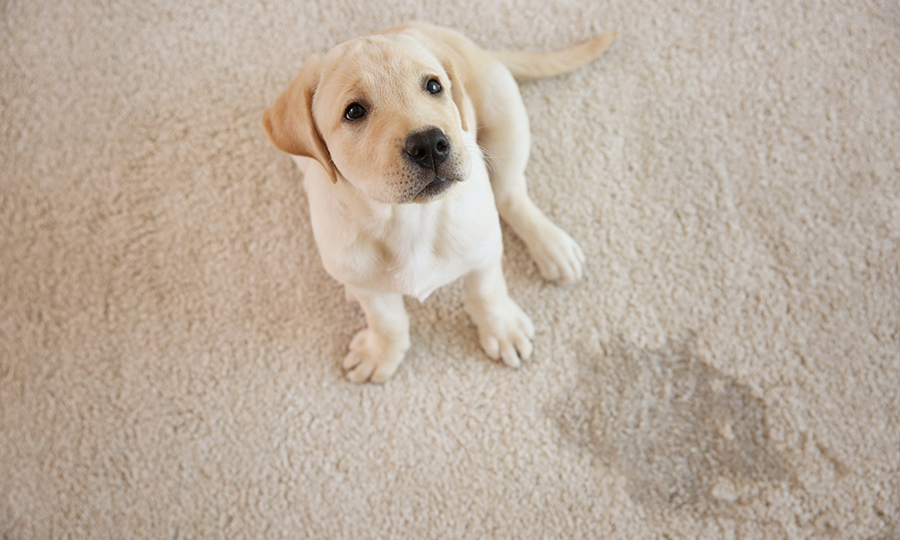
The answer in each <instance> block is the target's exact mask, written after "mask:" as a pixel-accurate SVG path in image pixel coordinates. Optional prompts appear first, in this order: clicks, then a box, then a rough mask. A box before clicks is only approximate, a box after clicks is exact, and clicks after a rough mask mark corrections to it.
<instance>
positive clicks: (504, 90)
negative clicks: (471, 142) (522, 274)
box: [478, 65, 585, 283]
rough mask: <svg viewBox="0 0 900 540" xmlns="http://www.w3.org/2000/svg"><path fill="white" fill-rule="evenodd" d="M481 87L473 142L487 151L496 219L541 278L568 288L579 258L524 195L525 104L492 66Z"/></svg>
mask: <svg viewBox="0 0 900 540" xmlns="http://www.w3.org/2000/svg"><path fill="white" fill-rule="evenodd" d="M490 77H491V79H492V80H491V81H490V82H489V83H487V84H485V88H486V89H489V91H488V92H485V93H486V95H485V96H484V99H485V104H484V106H483V107H482V108H483V109H484V110H483V111H482V113H481V114H482V119H483V126H484V127H482V128H480V129H479V133H478V142H479V143H480V144H481V146H482V147H483V148H484V149H485V150H486V151H487V155H488V160H489V163H490V169H491V187H492V189H493V191H494V199H495V200H496V203H497V209H498V210H499V212H500V216H501V217H502V218H503V220H504V221H506V223H508V224H509V226H510V227H512V229H513V230H514V231H515V232H516V234H517V235H518V236H519V238H521V239H522V240H523V241H524V242H525V245H526V246H528V251H529V252H530V253H531V256H532V258H533V259H534V260H535V262H536V263H537V265H538V268H539V269H540V271H541V274H542V275H543V276H544V278H546V279H548V280H551V281H558V282H560V283H574V282H576V281H579V280H580V279H581V278H582V275H583V269H582V267H583V265H584V260H585V259H584V253H583V252H582V251H581V248H580V247H579V246H578V244H577V243H576V242H575V240H573V239H572V237H571V236H569V235H568V234H566V232H565V231H563V230H562V229H560V228H559V227H557V226H556V225H555V224H554V223H553V222H552V221H550V219H549V218H547V216H546V215H544V213H543V212H541V210H540V209H539V208H538V207H537V206H536V205H535V204H534V202H533V201H532V200H531V197H529V196H528V190H527V187H526V183H525V165H526V164H527V162H528V154H529V151H530V147H531V134H530V132H529V127H528V116H527V114H526V112H525V104H524V103H522V97H521V95H520V94H519V87H518V85H517V84H516V81H515V79H513V77H512V75H511V74H510V73H509V71H507V70H506V69H505V68H503V67H502V66H499V65H498V66H497V68H495V69H494V70H492V73H491V75H490Z"/></svg>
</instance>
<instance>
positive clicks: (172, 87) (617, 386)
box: [0, 0, 900, 540]
mask: <svg viewBox="0 0 900 540" xmlns="http://www.w3.org/2000/svg"><path fill="white" fill-rule="evenodd" d="M231 4H233V5H231ZM0 12H2V27H0V47H2V48H0V70H2V71H0V77H2V79H0V104H2V122H0V163H2V179H0V538H3V539H7V540H13V539H15V540H19V539H81V538H85V539H88V538H89V539H103V538H115V539H123V538H151V539H162V538H171V539H175V538H178V539H184V538H198V539H206V538H239V539H280V538H286V539H301V538H321V539H331V538H348V539H351V538H352V539H361V538H413V539H430V538H442V539H443V538H598V539H599V538H604V539H606V538H616V539H644V538H646V539H664V538H670V539H675V538H685V539H696V538H705V539H740V540H746V539H781V538H798V539H801V538H802V539H810V538H822V539H825V538H828V539H831V538H840V539H844V538H861V539H872V540H891V539H897V538H900V469H898V467H900V112H898V111H900V103H898V100H900V6H898V4H897V3H896V2H894V1H892V0H883V1H867V0H858V1H852V2H850V1H846V2H837V1H829V0H825V1H818V0H799V1H796V2H790V3H785V2H761V1H752V0H734V1H726V2H712V1H699V0H698V1H678V2H656V1H651V0H635V1H632V0H609V1H606V0H603V1H592V2H566V1H562V0H559V1H551V2H547V1H546V0H510V1H509V2H482V1H468V0H458V1H455V2H453V1H451V2H432V1H424V2H423V1H422V0H399V1H396V2H391V7H385V6H376V5H374V4H373V3H372V2H371V1H370V0H355V1H354V0H328V1H321V2H318V3H312V2H308V3H307V4H306V5H304V3H303V2H294V3H293V4H292V3H290V2H274V1H263V0H260V1H249V2H243V3H242V2H237V1H235V0H228V1H222V0H216V1H208V2H199V1H176V0H158V1H148V2H134V1H127V2H116V1H107V2H67V1H61V0H60V1H57V2H51V1H43V0H8V1H4V2H2V3H0ZM411 18H418V19H422V20H427V21H431V22H437V23H443V24H446V25H448V26H453V27H455V28H458V29H460V30H462V31H464V32H466V33H467V34H469V35H470V36H471V37H472V38H473V39H474V40H475V41H476V42H478V43H480V44H482V45H483V46H486V47H488V48H523V49H534V50H537V49H556V48H563V47H566V46H569V45H572V44H574V43H576V42H579V41H581V40H584V39H586V38H589V37H591V36H593V35H595V34H599V33H602V32H605V31H609V30H613V29H616V28H619V29H621V30H622V31H623V33H622V35H621V36H620V38H619V40H618V41H617V42H616V43H615V45H614V46H613V47H612V49H610V51H609V52H608V53H607V54H606V55H605V56H604V57H602V58H601V59H600V60H599V61H597V62H595V63H593V64H591V65H589V66H588V67H587V68H585V69H583V70H582V71H579V72H577V73H575V74H572V75H569V76H564V77H560V78H557V79H553V80H547V81H541V82H537V83H531V84H527V85H525V86H524V87H523V90H522V92H523V96H524V99H525V102H526V104H527V106H528V108H529V110H530V114H531V119H532V130H533V132H534V148H533V151H532V157H531V162H530V165H529V177H530V183H531V184H530V185H531V187H532V192H533V194H534V197H535V199H536V201H537V202H538V204H539V205H540V206H541V207H542V208H544V209H545V210H546V211H547V212H548V214H549V215H551V217H552V218H553V219H554V220H556V221H557V222H558V223H560V224H561V225H562V226H563V227H564V228H565V229H567V230H568V231H569V232H570V233H571V234H572V236H573V237H575V238H576V239H578V240H579V241H580V242H581V244H582V246H583V247H584V250H585V252H586V254H587V256H588V259H589V263H588V272H587V279H586V281H585V282H584V283H582V284H580V285H578V286H576V287H571V288H558V287H555V286H553V285H550V284H547V283H544V282H543V281H542V280H541V279H540V277H539V275H538V272H537V269H536V267H534V266H533V264H532V263H531V261H530V260H529V258H528V255H527V253H526V251H525V248H524V245H523V244H522V243H521V242H520V241H519V240H518V239H517V238H515V237H514V236H513V235H512V234H510V233H509V231H505V241H506V256H505V270H506V275H507V278H508V281H509V286H510V289H511V291H512V293H513V295H514V297H515V298H517V299H518V301H519V302H520V303H521V304H522V306H523V307H524V308H525V309H526V311H528V312H529V313H530V314H531V315H532V317H533V318H534V321H535V324H536V326H537V330H538V334H537V338H536V340H535V360H534V361H533V362H532V363H531V364H529V365H528V366H526V367H524V368H523V369H521V370H518V371H515V370H511V369H507V368H505V367H502V366H500V365H498V364H495V363H493V362H491V361H490V360H488V359H487V358H486V357H485V356H484V355H483V354H482V352H481V351H480V349H479V347H478V344H477V336H476V331H475V328H474V326H473V325H472V324H471V323H470V322H469V320H468V318H467V317H466V315H465V313H464V312H463V310H462V305H461V289H460V286H459V285H458V284H454V285H453V286H450V287H448V288H445V289H442V290H440V291H439V292H438V293H436V294H435V295H433V296H432V297H430V298H429V299H428V300H427V301H426V302H424V303H423V304H418V303H417V302H415V301H409V302H408V307H409V310H410V314H411V317H412V325H413V326H412V338H413V346H412V349H411V350H410V353H409V355H408V357H407V360H406V362H405V363H404V364H403V365H402V366H401V368H400V370H399V372H398V374H397V375H396V377H395V378H394V379H393V380H391V381H390V382H389V384H387V385H386V386H356V385H353V384H351V383H348V382H346V381H345V379H344V377H343V375H342V372H341V369H340V366H339V360H340V358H341V357H342V356H343V354H344V351H345V350H346V347H347V344H348V341H349V339H350V337H351V336H352V335H353V334H354V332H356V331H357V330H358V329H359V328H361V327H362V325H363V319H362V316H361V314H360V312H359V311H358V309H357V308H355V307H353V306H349V305H347V304H345V303H344V300H343V296H342V289H341V288H340V287H339V286H338V285H337V284H336V283H335V282H333V281H332V280H331V279H330V278H329V277H328V276H327V274H325V272H324V270H323V269H322V267H321V264H320V262H319V259H318V254H317V253H316V251H315V247H314V244H313V239H312V234H311V230H310V226H309V219H308V218H309V211H308V209H307V206H306V204H307V203H306V197H305V195H304V193H303V191H302V188H301V182H300V173H299V172H297V171H296V170H295V168H294V166H293V164H292V163H291V160H290V159H289V158H288V157H287V156H286V155H284V154H281V153H279V152H278V151H277V150H275V149H274V148H272V147H271V146H270V144H269V143H268V141H267V140H266V137H265V134H264V133H263V130H262V127H261V124H260V119H261V115H262V112H263V110H264V109H265V108H266V107H267V106H268V104H269V103H270V102H271V101H272V100H273V99H274V98H275V96H276V95H277V94H278V93H279V92H280V90H281V89H283V88H284V87H285V86H286V85H287V83H288V82H289V81H290V80H291V78H292V77H293V76H294V74H295V73H296V72H297V71H298V70H299V69H300V67H301V65H302V64H303V62H304V60H305V58H306V57H307V56H308V55H310V54H313V53H323V52H325V51H326V50H328V49H329V48H330V47H331V46H333V45H335V44H337V43H339V42H342V41H344V40H346V39H349V38H351V37H354V36H356V35H359V34H363V33H366V32H368V31H372V30H375V29H378V28H380V27H384V26H389V25H392V24H395V23H398V22H402V21H404V20H406V19H411Z"/></svg>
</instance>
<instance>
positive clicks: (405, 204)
mask: <svg viewBox="0 0 900 540" xmlns="http://www.w3.org/2000/svg"><path fill="white" fill-rule="evenodd" d="M615 35H616V33H612V34H607V35H605V36H601V37H598V38H596V39H594V40H592V41H589V42H586V43H584V44H582V45H580V46H577V47H574V48H572V49H569V50H566V51H563V52H557V53H547V54H535V53H521V52H506V51H492V52H489V51H484V50H482V49H480V48H479V47H477V46H476V45H475V44H474V43H472V42H471V41H469V40H468V39H466V38H465V37H464V36H462V35H461V34H459V33H457V32H454V31H452V30H448V29H445V28H440V27H436V26H431V25H426V24H422V23H408V24H405V25H402V26H398V27H395V28H390V29H387V30H384V31H382V32H379V33H377V34H374V35H371V36H366V37H361V38H357V39H354V40H352V41H349V42H347V43H344V44H342V45H339V46H337V47H335V48H334V49H332V50H331V51H330V52H329V53H328V54H327V55H326V56H325V57H324V58H318V57H312V58H310V59H309V60H308V61H307V62H306V64H305V65H304V67H303V69H302V70H301V71H300V74H299V75H298V76H297V77H296V78H295V79H294V81H293V82H292V83H291V84H290V86H288V88H287V89H286V90H285V91H284V92H282V94H281V95H279V96H278V98H277V99H276V100H275V103H274V104H272V106H271V107H269V109H268V110H266V112H265V114H264V116H263V125H264V127H265V130H266V133H267V134H268V136H269V139H270V140H271V142H272V144H274V145H275V146H276V147H277V148H279V149H280V150H282V151H284V152H287V153H288V154H292V155H293V156H294V159H295V161H296V163H297V165H298V167H299V168H300V170H301V171H303V173H304V183H305V187H306V191H307V195H308V198H309V205H310V216H311V219H312V228H313V234H314V236H315V239H316V243H317V244H318V247H319V253H320V255H321V258H322V262H323V264H324V266H325V269H326V270H327V271H328V273H329V274H330V275H331V276H332V277H334V279H336V280H338V281H339V282H341V283H343V284H344V286H345V288H346V291H347V297H348V299H351V300H355V301H358V302H359V304H360V306H361V307H362V309H363V311H364V312H365V318H366V324H367V327H366V328H364V329H363V330H361V331H360V332H359V333H357V334H356V336H355V337H354V338H353V340H352V341H351V342H350V352H349V354H347V356H346V357H345V358H344V361H343V367H344V369H345V370H346V372H347V376H348V377H349V378H350V380H352V381H354V382H365V381H371V382H379V383H380V382H384V381H385V380H387V379H388V378H389V377H390V376H391V375H393V374H394V372H396V370H397V367H398V366H399V365H400V362H401V361H402V360H403V356H404V354H405V353H406V351H407V349H409V346H410V342H409V318H408V316H407V314H406V310H405V309H404V306H403V296H404V295H409V296H413V297H415V298H418V299H419V300H420V301H421V300H424V299H425V298H426V297H427V296H428V295H429V294H431V293H432V291H434V290H435V289H437V288H438V287H440V286H442V285H445V284H447V283H449V282H451V281H453V280H455V279H457V278H460V277H462V278H463V279H464V291H465V293H464V295H465V307H466V310H467V311H468V313H469V314H470V316H471V317H472V319H473V320H474V322H475V324H476V325H477V327H478V335H479V339H480V342H481V346H482V348H483V349H484V351H485V352H486V353H487V355H488V356H489V357H491V358H493V359H495V360H502V361H503V363H504V364H506V365H508V366H512V367H518V366H519V365H520V363H521V361H522V360H527V359H528V358H530V356H531V354H532V344H531V339H532V338H533V336H534V327H533V325H532V323H531V320H530V319H529V317H528V316H527V315H526V314H525V313H524V312H523V311H522V309H521V308H520V307H519V306H518V304H516V303H515V302H514V301H513V300H512V298H510V296H509V294H508V292H507V288H506V282H505V280H504V278H503V270H502V268H501V257H502V254H503V244H502V241H501V234H500V222H499V219H498V211H499V216H502V217H503V219H504V220H505V221H506V222H507V223H508V224H509V225H510V227H512V229H513V230H514V231H515V232H516V234H517V235H518V236H519V237H521V238H522V240H523V241H524V242H525V244H526V245H527V247H528V250H529V251H530V253H531V255H532V257H533V258H534V260H535V261H536V262H537V265H538V267H539V268H540V271H541V273H542V274H543V276H544V277H545V278H547V279H549V280H553V281H558V282H562V283H571V282H575V281H578V280H579V279H581V277H582V265H583V263H584V254H583V253H582V251H581V248H579V246H578V244H576V243H575V241H574V240H572V238H571V237H570V236H569V235H568V234H566V233H565V232H563V231H562V230H561V229H560V228H559V227H557V226H556V225H554V224H553V223H552V222H550V220H549V219H548V218H547V217H546V216H545V215H544V214H543V213H542V212H541V211H540V210H539V209H538V208H537V206H535V204H534V203H533V202H532V200H531V199H530V198H529V196H528V193H527V191H526V186H525V176H524V172H525V164H526V161H527V160H528V152H529V146H530V144H531V141H530V134H529V130H528V117H527V116H526V114H525V107H524V104H523V103H522V98H521V96H520V95H519V89H518V86H517V85H516V82H515V79H514V77H519V78H522V79H533V78H541V77H550V76H554V75H558V74H561V73H566V72H568V71H571V70H574V69H576V68H578V67H580V66H582V65H584V64H585V63H587V62H588V61H590V60H591V59H593V58H595V57H596V56H598V55H599V54H600V53H602V52H603V51H604V50H606V48H607V47H608V46H609V45H610V44H611V43H612V41H613V39H614V38H615ZM485 155H487V156H489V158H490V164H491V167H490V171H489V170H488V167H487V166H486V165H485Z"/></svg>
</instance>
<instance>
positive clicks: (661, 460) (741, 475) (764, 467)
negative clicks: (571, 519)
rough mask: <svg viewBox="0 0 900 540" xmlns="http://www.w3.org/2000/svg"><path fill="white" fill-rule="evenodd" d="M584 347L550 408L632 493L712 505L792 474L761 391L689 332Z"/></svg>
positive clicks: (644, 499)
mask: <svg viewBox="0 0 900 540" xmlns="http://www.w3.org/2000/svg"><path fill="white" fill-rule="evenodd" d="M581 349H582V351H581V354H579V357H580V360H579V366H578V370H579V371H578V380H577V383H576V384H575V386H574V387H573V388H572V389H571V391H570V392H568V393H567V394H566V395H565V397H563V398H561V399H560V400H559V401H558V402H557V403H556V404H555V405H554V407H553V411H552V414H553V416H554V417H555V419H556V421H557V425H558V427H559V429H560V432H561V433H562V435H563V438H564V439H565V440H566V441H568V442H569V443H571V444H573V445H575V446H577V447H578V448H579V449H582V450H584V451H588V452H590V453H591V454H592V455H593V456H595V457H596V458H598V459H599V460H600V461H601V462H602V463H603V464H604V465H605V466H607V467H610V468H612V469H614V470H617V471H618V472H619V473H620V474H622V475H623V476H624V477H625V479H626V480H627V487H626V489H627V491H628V494H629V496H630V497H631V498H632V500H633V501H635V502H637V503H640V504H642V505H649V506H654V507H659V508H661V509H669V510H671V509H677V508H680V507H684V506H690V507H693V508H694V509H697V510H702V508H707V509H712V508H714V507H718V506H721V505H723V504H724V505H728V504H731V503H735V502H739V499H740V498H741V497H742V493H743V492H744V491H745V490H743V489H742V488H743V487H744V486H747V485H748V484H749V483H755V482H765V483H775V482H779V481H788V480H789V479H790V477H791V474H790V473H789V470H788V468H787V465H786V462H785V460H784V459H783V458H782V457H781V456H779V454H778V453H777V452H776V451H774V450H773V449H772V448H770V445H769V438H768V429H767V426H766V406H765V404H764V402H763V400H762V399H760V398H759V397H756V396H754V394H753V392H752V391H751V389H750V388H749V387H748V386H747V385H744V384H741V383H740V382H738V381H737V380H735V379H734V378H732V377H730V376H728V375H726V374H724V373H722V372H721V371H719V370H718V369H716V368H714V367H712V366H710V365H709V364H707V363H705V362H703V361H702V360H700V359H699V358H698V355H697V354H696V345H695V340H694V339H693V338H687V339H685V340H682V341H680V342H670V343H667V344H666V345H664V346H663V347H661V348H658V349H652V350H647V349H641V348H638V347H634V346H630V345H628V344H624V343H618V344H606V345H604V346H600V345H593V346H586V345H582V346H581Z"/></svg>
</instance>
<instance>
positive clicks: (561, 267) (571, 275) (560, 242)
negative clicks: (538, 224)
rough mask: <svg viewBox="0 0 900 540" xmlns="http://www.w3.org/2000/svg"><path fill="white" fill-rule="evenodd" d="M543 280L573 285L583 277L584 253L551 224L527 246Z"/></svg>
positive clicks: (566, 235)
mask: <svg viewBox="0 0 900 540" xmlns="http://www.w3.org/2000/svg"><path fill="white" fill-rule="evenodd" d="M528 249H529V251H530V252H531V256H532V258H533V259H534V261H535V262H536V263H537V265H538V268H539V269H540V271H541V275H542V276H544V279H547V280H550V281H556V282H559V283H575V282H576V281H580V280H581V278H582V277H584V262H585V257H584V252H583V251H582V250H581V247H580V246H579V245H578V243H577V242H575V240H573V239H572V237H571V236H569V235H568V234H567V233H566V232H565V231H563V230H562V229H560V228H559V227H557V226H556V225H553V224H548V226H547V227H546V228H545V229H544V230H543V231H541V234H540V236H539V237H538V238H537V239H536V240H535V241H534V242H531V243H530V244H529V246H528Z"/></svg>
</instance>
